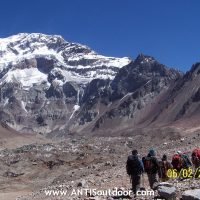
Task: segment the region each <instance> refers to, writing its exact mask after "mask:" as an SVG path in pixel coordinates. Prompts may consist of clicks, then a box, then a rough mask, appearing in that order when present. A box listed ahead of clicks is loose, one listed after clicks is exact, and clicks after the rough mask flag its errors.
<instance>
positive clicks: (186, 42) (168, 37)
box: [0, 0, 200, 71]
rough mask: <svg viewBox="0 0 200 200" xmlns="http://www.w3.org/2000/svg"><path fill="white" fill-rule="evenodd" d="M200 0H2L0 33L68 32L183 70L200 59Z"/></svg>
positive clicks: (99, 46)
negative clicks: (146, 56) (140, 54)
mask: <svg viewBox="0 0 200 200" xmlns="http://www.w3.org/2000/svg"><path fill="white" fill-rule="evenodd" d="M199 9H200V1H199V0H29V1H28V0H17V1H15V0H12V1H11V0H1V2H0V37H7V36H10V35H13V34H16V33H20V32H41V33H46V34H58V35H62V36H63V37H64V38H65V39H66V40H68V41H73V42H79V43H82V44H86V45H88V46H89V47H91V48H92V49H94V50H95V51H97V52H98V53H101V54H103V55H108V56H118V57H123V56H129V57H132V58H133V59H134V58H135V57H136V56H137V54H139V53H144V54H147V55H151V56H154V57H155V58H156V59H158V60H159V61H160V62H161V63H163V64H166V65H168V66H170V67H176V68H178V69H181V70H182V71H186V70H189V69H190V67H191V65H192V64H193V63H195V62H197V61H200V57H199V56H200V45H199V44H200V14H199Z"/></svg>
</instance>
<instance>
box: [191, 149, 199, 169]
mask: <svg viewBox="0 0 200 200" xmlns="http://www.w3.org/2000/svg"><path fill="white" fill-rule="evenodd" d="M192 163H193V164H194V165H198V164H199V163H200V149H194V150H193V152H192Z"/></svg>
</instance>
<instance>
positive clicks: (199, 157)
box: [191, 149, 200, 178]
mask: <svg viewBox="0 0 200 200" xmlns="http://www.w3.org/2000/svg"><path fill="white" fill-rule="evenodd" d="M191 160H192V163H193V165H194V168H195V172H194V177H195V178H199V177H200V149H194V150H193V151H192V156H191Z"/></svg>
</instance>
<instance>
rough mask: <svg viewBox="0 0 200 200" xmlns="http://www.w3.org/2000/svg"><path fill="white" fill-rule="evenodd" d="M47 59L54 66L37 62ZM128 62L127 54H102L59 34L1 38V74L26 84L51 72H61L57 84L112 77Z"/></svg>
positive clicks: (34, 81) (2, 76)
mask: <svg viewBox="0 0 200 200" xmlns="http://www.w3.org/2000/svg"><path fill="white" fill-rule="evenodd" d="M42 59H43V60H42ZM41 62H42V63H41ZM44 62H45V65H47V66H43V67H44V68H45V67H46V68H48V67H49V66H50V65H51V66H50V67H49V68H50V69H43V70H42V71H41V70H40V69H38V68H39V67H38V65H39V64H43V65H44ZM129 62H130V59H128V58H114V57H106V56H102V55H99V54H97V53H96V52H94V51H92V50H91V49H90V48H89V47H87V46H84V45H80V44H77V43H70V42H67V41H65V40H64V39H63V38H62V37H61V36H58V35H44V34H40V33H31V34H28V33H21V34H18V35H14V36H11V37H8V38H4V39H0V73H1V78H3V79H2V80H3V81H4V82H5V81H6V82H10V81H12V80H18V81H19V82H21V83H22V85H23V86H31V85H32V84H34V83H38V82H42V81H43V82H44V81H46V82H47V83H48V82H49V81H48V75H49V74H52V76H55V75H56V74H59V77H60V78H57V80H55V81H57V82H58V84H64V83H65V82H67V81H75V82H81V83H87V82H90V81H91V80H92V79H95V78H101V79H107V78H109V79H113V78H114V76H115V74H116V73H117V71H118V69H119V68H121V67H123V66H125V65H127V64H128V63H129ZM27 63H29V64H28V66H27ZM38 63H39V64H38ZM30 64H31V66H30ZM8 68H9V70H7V69H8ZM30 76H31V79H30ZM61 77H62V78H61Z"/></svg>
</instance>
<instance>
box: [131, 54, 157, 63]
mask: <svg viewBox="0 0 200 200" xmlns="http://www.w3.org/2000/svg"><path fill="white" fill-rule="evenodd" d="M155 61H156V60H155V58H154V57H152V56H148V55H144V54H142V53H140V54H139V55H138V56H137V57H136V59H135V62H137V63H140V64H143V63H149V62H155Z"/></svg>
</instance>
